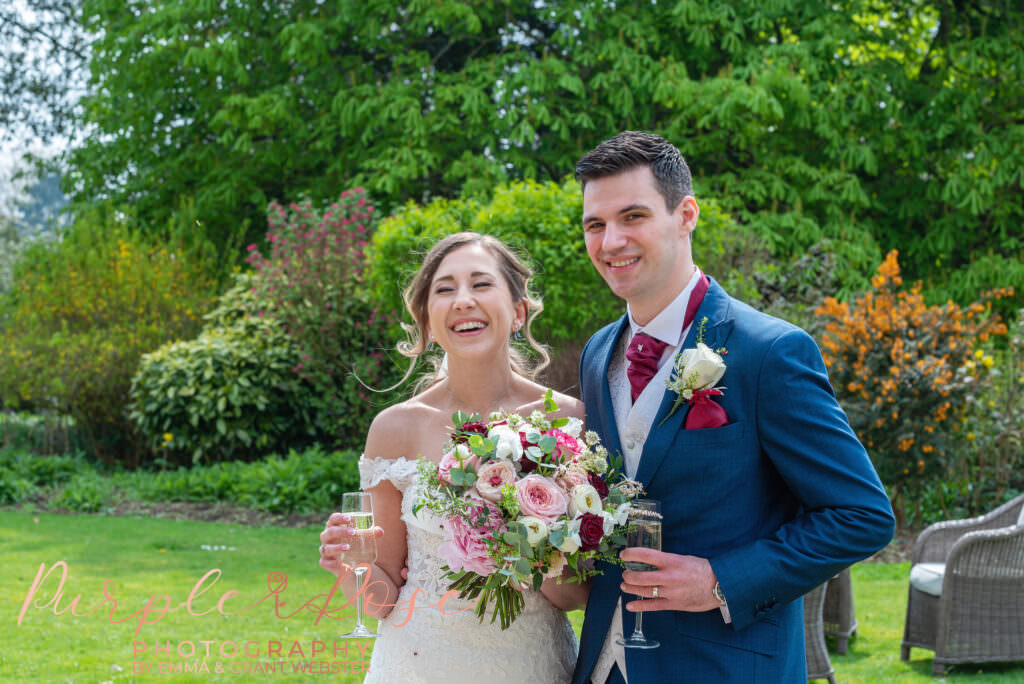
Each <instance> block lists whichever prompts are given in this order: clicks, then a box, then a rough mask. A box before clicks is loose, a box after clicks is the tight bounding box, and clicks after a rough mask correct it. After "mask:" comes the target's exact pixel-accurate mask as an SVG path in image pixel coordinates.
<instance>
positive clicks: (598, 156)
mask: <svg viewBox="0 0 1024 684" xmlns="http://www.w3.org/2000/svg"><path fill="white" fill-rule="evenodd" d="M641 166H646V167H649V168H650V169H651V173H652V174H654V181H655V185H656V186H657V188H658V192H659V193H660V194H661V196H662V197H663V198H664V199H665V206H666V207H668V210H669V211H673V210H674V209H675V208H676V207H677V206H679V203H680V202H681V201H682V200H683V198H684V197H688V196H692V195H693V181H692V180H691V178H690V167H689V166H687V165H686V160H685V159H683V155H682V154H681V153H680V152H679V149H678V148H677V147H676V146H675V145H673V144H672V143H670V142H669V141H668V140H665V139H664V138H662V137H661V136H660V135H655V134H653V133H644V132H642V131H623V132H622V133H619V134H618V135H616V136H615V137H614V138H610V139H608V140H605V141H604V142H603V143H601V144H600V145H598V146H597V147H595V148H594V149H593V150H592V151H591V152H588V153H587V154H585V155H584V156H583V158H582V159H580V160H579V162H577V164H576V180H578V181H579V182H580V184H581V185H582V186H583V187H584V188H586V187H587V181H592V180H596V179H598V178H605V177H607V176H615V175H618V174H620V173H623V172H625V171H632V170H633V169H635V168H638V167H641Z"/></svg>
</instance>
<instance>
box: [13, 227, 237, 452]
mask: <svg viewBox="0 0 1024 684" xmlns="http://www.w3.org/2000/svg"><path fill="white" fill-rule="evenodd" d="M216 266H217V264H216V258H215V255H213V254H211V253H210V251H209V250H208V249H206V247H205V244H204V243H202V242H200V241H196V240H194V239H193V238H191V237H190V236H188V235H184V234H182V233H177V234H170V235H168V234H165V235H164V236H162V237H156V236H152V235H146V234H143V233H142V232H141V231H140V230H138V229H136V228H135V227H134V226H133V225H132V223H131V221H130V220H129V219H127V218H124V217H117V216H114V215H113V212H108V213H107V214H103V213H100V212H97V213H93V214H89V215H87V216H83V217H81V218H80V219H79V220H77V221H76V222H75V223H74V224H73V225H72V226H71V228H70V229H69V230H68V231H66V232H65V233H64V234H63V236H62V239H61V240H59V241H56V242H53V243H36V244H34V245H32V246H31V247H30V248H29V249H28V250H27V251H26V252H25V253H24V254H23V255H22V259H21V260H20V261H19V263H18V266H17V269H16V275H15V287H14V289H13V291H12V292H11V293H10V294H9V295H8V296H7V297H6V298H5V299H4V300H3V301H2V302H0V317H2V318H3V320H5V325H4V327H3V329H2V330H0V397H3V399H4V401H5V402H6V403H8V404H9V405H14V406H20V407H23V408H41V409H47V410H53V411H56V412H58V413H61V414H66V415H69V416H71V417H72V418H73V419H74V421H75V423H76V425H77V426H78V427H79V429H81V431H82V434H83V435H84V438H85V439H86V441H87V443H88V445H89V449H90V450H91V451H92V452H93V453H95V454H96V455H97V456H98V457H99V458H100V459H102V460H103V461H104V462H106V463H114V462H119V461H120V462H123V463H125V464H126V465H129V466H133V465H136V464H138V463H139V462H140V458H141V454H140V452H139V448H138V447H139V444H138V439H137V435H136V433H135V432H134V431H133V429H132V425H131V423H130V422H129V421H128V418H127V416H126V412H125V405H126V403H127V400H128V389H129V385H130V382H131V377H132V375H133V374H134V372H135V369H136V366H137V364H138V360H139V357H140V356H141V355H142V354H143V353H144V352H146V351H149V350H151V349H155V348H156V347H158V346H159V345H160V344H162V343H163V342H165V341H167V340H169V339H176V338H180V337H188V336H191V335H194V334H195V331H196V330H197V329H198V327H199V318H200V316H201V315H202V313H203V312H204V311H205V310H206V309H207V308H208V307H209V306H210V304H211V303H212V301H213V293H214V291H215V288H216V283H215V280H214V278H213V277H212V276H211V275H210V274H212V273H216V272H217V268H216Z"/></svg>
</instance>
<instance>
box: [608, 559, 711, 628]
mask: <svg viewBox="0 0 1024 684" xmlns="http://www.w3.org/2000/svg"><path fill="white" fill-rule="evenodd" d="M619 557H620V558H621V559H622V560H624V561H635V562H640V563H648V564H650V565H654V566H656V567H657V568H658V569H657V570H650V571H647V572H633V571H631V570H626V571H624V572H623V573H622V584H621V585H620V586H621V588H622V591H623V593H626V594H634V595H636V596H643V597H644V600H643V601H639V600H637V601H630V602H629V603H627V604H626V610H629V611H632V612H634V613H635V612H647V611H650V610H683V611H687V612H691V613H702V612H704V611H708V610H714V609H715V608H718V607H719V603H718V600H717V599H715V596H714V593H713V592H714V588H715V573H714V571H713V570H712V569H711V563H709V562H708V559H707V558H698V557H697V556H680V555H678V554H675V553H665V552H664V551H655V550H654V549H645V548H641V547H631V548H628V549H623V550H622V553H620V554H619ZM655 587H657V588H658V598H654V588H655Z"/></svg>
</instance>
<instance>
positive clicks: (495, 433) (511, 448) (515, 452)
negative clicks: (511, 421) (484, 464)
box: [487, 425, 523, 461]
mask: <svg viewBox="0 0 1024 684" xmlns="http://www.w3.org/2000/svg"><path fill="white" fill-rule="evenodd" d="M487 438H488V439H490V440H491V441H493V442H494V443H495V445H496V446H495V449H494V457H495V458H505V459H511V460H515V461H518V460H519V459H520V458H522V456H523V443H522V442H521V441H520V439H519V433H518V432H516V431H515V430H513V429H512V428H510V427H509V426H507V425H496V426H494V427H493V428H491V431H490V432H488V433H487Z"/></svg>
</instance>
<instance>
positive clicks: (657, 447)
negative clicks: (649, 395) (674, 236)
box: [605, 276, 732, 484]
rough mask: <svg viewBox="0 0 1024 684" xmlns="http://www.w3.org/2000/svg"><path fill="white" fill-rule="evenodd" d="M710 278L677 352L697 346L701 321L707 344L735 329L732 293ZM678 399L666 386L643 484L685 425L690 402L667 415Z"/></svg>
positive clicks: (719, 342)
mask: <svg viewBox="0 0 1024 684" xmlns="http://www.w3.org/2000/svg"><path fill="white" fill-rule="evenodd" d="M708 279H709V281H710V287H709V288H708V291H707V294H706V295H704V301H703V302H701V305H700V308H698V309H697V314H696V315H695V316H694V319H693V325H691V326H690V331H689V332H688V333H687V334H686V339H684V340H683V344H682V346H681V347H680V348H679V349H678V350H677V353H678V352H681V351H682V350H684V349H690V348H691V347H696V346H697V335H698V331H699V330H700V329H701V327H702V321H703V328H704V340H703V341H704V344H706V345H707V346H709V347H711V348H712V349H718V348H720V347H723V346H725V341H726V339H728V337H729V333H730V332H731V331H732V318H731V317H730V315H729V295H728V294H726V292H725V290H723V289H722V288H721V286H719V285H718V283H716V282H715V281H714V279H712V278H710V276H709V278H708ZM705 318H706V319H707V320H706V321H704V319H705ZM674 361H675V359H674V358H673V359H672V361H670V362H669V363H672V362H674ZM726 364H728V359H726ZM605 388H606V390H607V382H606V383H605ZM675 400H676V393H675V392H670V391H668V390H666V391H665V394H664V396H663V397H662V399H661V406H660V407H659V408H658V414H657V415H656V416H655V418H654V423H653V424H652V425H651V431H650V433H649V434H648V435H647V440H646V441H645V442H644V451H643V454H642V455H641V457H640V465H639V467H638V468H637V471H636V479H637V480H638V481H639V482H641V483H643V484H648V483H649V482H650V480H651V478H652V477H653V476H654V473H656V472H657V471H658V467H659V466H661V462H662V461H663V460H664V459H665V456H666V455H667V454H668V451H669V446H670V445H671V444H672V440H673V438H674V437H675V434H676V432H678V431H679V430H681V429H683V424H684V423H683V421H684V420H685V419H686V414H687V413H688V412H689V410H690V406H689V404H687V403H685V402H684V403H683V404H681V405H680V406H679V409H678V410H676V412H675V413H673V414H672V415H671V416H668V412H669V411H671V410H672V404H674V403H675ZM666 416H668V419H666ZM662 421H664V424H662ZM617 436H618V435H616V437H617Z"/></svg>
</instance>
